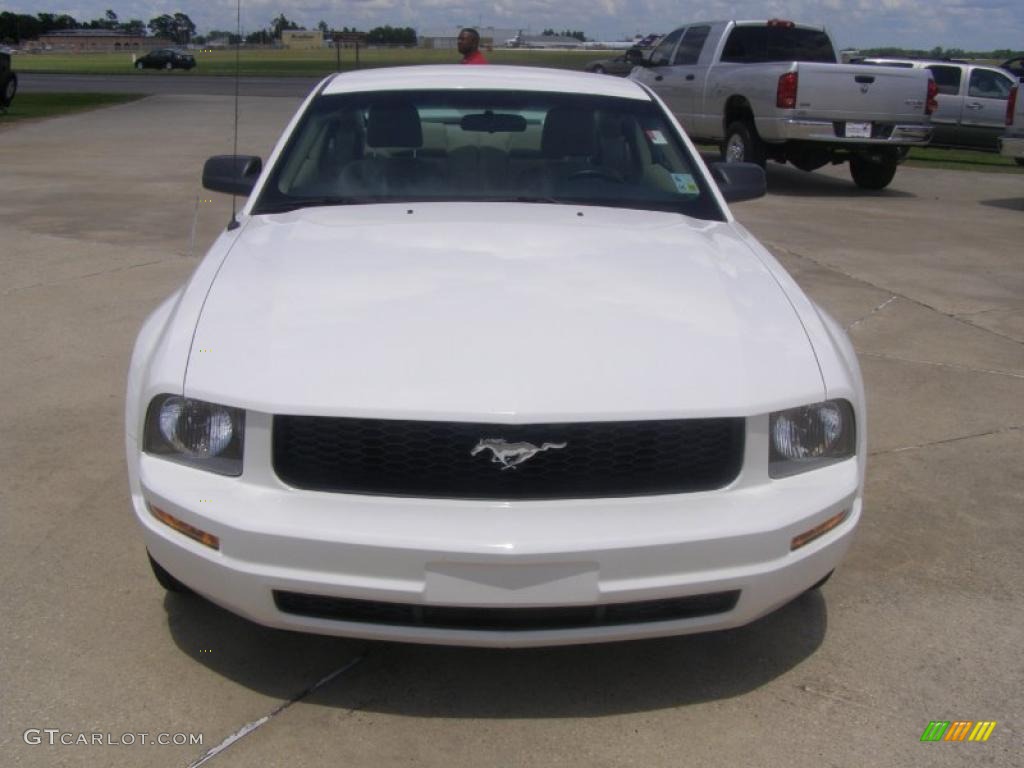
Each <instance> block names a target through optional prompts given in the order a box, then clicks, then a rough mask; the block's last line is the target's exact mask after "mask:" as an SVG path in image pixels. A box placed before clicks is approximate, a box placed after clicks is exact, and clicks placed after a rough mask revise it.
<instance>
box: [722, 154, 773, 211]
mask: <svg viewBox="0 0 1024 768" xmlns="http://www.w3.org/2000/svg"><path fill="white" fill-rule="evenodd" d="M711 176H712V177H713V178H714V180H715V183H716V184H718V189H719V190H721V192H722V197H724V198H725V199H726V201H727V202H730V203H738V202H740V201H741V200H756V199H757V198H759V197H764V196H765V195H766V194H767V192H768V181H767V178H766V177H765V174H764V168H762V167H761V166H760V165H758V164H757V163H712V164H711Z"/></svg>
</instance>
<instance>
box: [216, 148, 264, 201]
mask: <svg viewBox="0 0 1024 768" xmlns="http://www.w3.org/2000/svg"><path fill="white" fill-rule="evenodd" d="M262 170H263V161H262V160H260V159H259V158H258V157H256V156H255V155H214V156H213V157H211V158H210V159H209V160H207V161H206V163H205V164H204V165H203V186H204V187H205V188H206V189H212V190H213V191H214V192H226V193H227V194H229V195H241V196H242V197H248V195H249V193H250V192H252V188H253V187H254V186H255V185H256V179H258V178H259V177H260V172H261V171H262Z"/></svg>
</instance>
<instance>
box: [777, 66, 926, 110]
mask: <svg viewBox="0 0 1024 768" xmlns="http://www.w3.org/2000/svg"><path fill="white" fill-rule="evenodd" d="M795 66H796V71H797V74H798V76H799V85H798V87H797V114H798V115H804V116H806V117H813V118H824V119H831V120H851V121H853V120H862V121H871V120H877V121H885V122H892V121H894V120H895V121H900V120H911V121H913V122H917V121H920V120H921V119H922V117H923V116H924V106H925V100H926V99H927V97H928V78H929V77H930V75H929V73H928V72H926V71H924V70H921V69H900V68H897V67H874V66H864V65H858V64H814V63H807V62H801V63H798V64H796V65H795Z"/></svg>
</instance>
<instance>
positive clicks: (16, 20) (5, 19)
mask: <svg viewBox="0 0 1024 768" xmlns="http://www.w3.org/2000/svg"><path fill="white" fill-rule="evenodd" d="M42 32H43V24H42V22H41V21H40V20H39V19H38V17H36V16H29V15H27V14H24V13H11V12H10V11H4V12H2V13H0V42H12V43H20V42H21V41H22V40H34V39H35V38H37V37H39V35H40V34H42Z"/></svg>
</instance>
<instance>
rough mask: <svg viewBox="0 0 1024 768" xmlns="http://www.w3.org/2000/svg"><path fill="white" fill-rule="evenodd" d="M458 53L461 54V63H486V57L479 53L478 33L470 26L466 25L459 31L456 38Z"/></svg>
mask: <svg viewBox="0 0 1024 768" xmlns="http://www.w3.org/2000/svg"><path fill="white" fill-rule="evenodd" d="M458 46H459V53H461V54H462V62H461V63H462V64H486V63H487V59H485V58H484V55H483V54H482V53H480V33H479V32H477V31H476V30H475V29H472V28H471V27H466V28H465V29H463V30H462V31H461V32H459V39H458Z"/></svg>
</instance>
